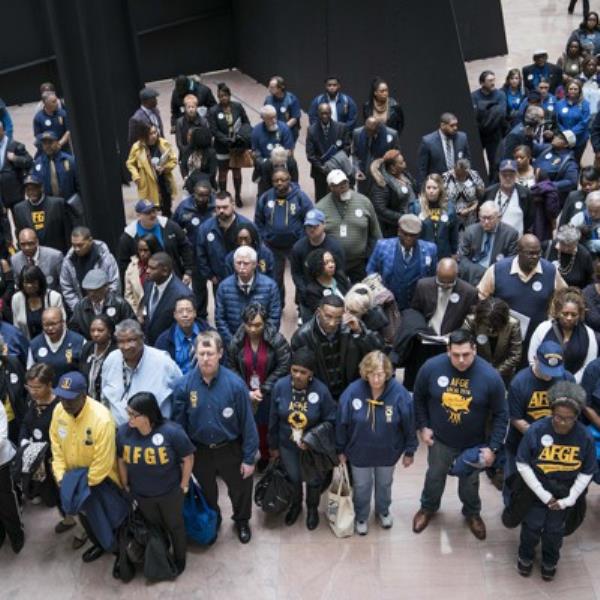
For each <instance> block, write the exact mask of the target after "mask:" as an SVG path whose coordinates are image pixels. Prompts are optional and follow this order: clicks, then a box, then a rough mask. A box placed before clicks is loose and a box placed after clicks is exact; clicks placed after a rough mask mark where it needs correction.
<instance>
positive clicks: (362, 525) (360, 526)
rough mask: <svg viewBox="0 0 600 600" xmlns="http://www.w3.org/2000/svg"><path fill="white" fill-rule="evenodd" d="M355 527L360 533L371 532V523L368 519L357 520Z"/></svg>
mask: <svg viewBox="0 0 600 600" xmlns="http://www.w3.org/2000/svg"><path fill="white" fill-rule="evenodd" d="M355 528H356V533H358V535H367V533H369V525H368V524H367V522H366V521H356V525H355Z"/></svg>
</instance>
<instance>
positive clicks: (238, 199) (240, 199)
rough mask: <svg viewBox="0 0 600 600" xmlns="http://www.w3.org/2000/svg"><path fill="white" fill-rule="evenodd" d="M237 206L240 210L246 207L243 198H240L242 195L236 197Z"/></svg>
mask: <svg viewBox="0 0 600 600" xmlns="http://www.w3.org/2000/svg"><path fill="white" fill-rule="evenodd" d="M235 205H236V206H237V207H238V208H242V206H244V203H243V202H242V197H241V196H240V194H236V195H235Z"/></svg>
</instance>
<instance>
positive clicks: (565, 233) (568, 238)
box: [556, 224, 581, 246]
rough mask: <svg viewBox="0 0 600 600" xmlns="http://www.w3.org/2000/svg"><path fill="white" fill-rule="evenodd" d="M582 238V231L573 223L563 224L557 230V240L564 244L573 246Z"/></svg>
mask: <svg viewBox="0 0 600 600" xmlns="http://www.w3.org/2000/svg"><path fill="white" fill-rule="evenodd" d="M580 238H581V231H579V229H577V227H574V226H573V225H569V224H566V225H561V226H560V227H559V228H558V231H557V232H556V241H557V242H560V243H562V244H567V246H573V245H574V244H577V242H579V239H580Z"/></svg>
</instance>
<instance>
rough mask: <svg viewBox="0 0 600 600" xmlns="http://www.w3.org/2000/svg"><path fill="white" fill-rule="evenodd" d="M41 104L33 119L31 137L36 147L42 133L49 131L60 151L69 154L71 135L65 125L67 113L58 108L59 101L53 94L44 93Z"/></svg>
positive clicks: (49, 92)
mask: <svg viewBox="0 0 600 600" xmlns="http://www.w3.org/2000/svg"><path fill="white" fill-rule="evenodd" d="M42 104H43V106H42V108H41V109H40V110H39V111H38V112H37V113H35V116H34V117H33V135H34V136H35V139H36V145H37V143H39V142H40V140H41V138H42V134H43V133H44V132H46V131H51V132H52V133H54V135H55V136H56V139H57V140H58V145H59V147H60V149H61V150H65V152H69V151H70V146H69V142H70V140H71V133H70V131H69V126H68V123H67V112H66V111H65V109H64V108H63V107H62V106H60V100H59V99H58V96H57V95H56V93H55V92H51V91H46V92H44V93H43V94H42Z"/></svg>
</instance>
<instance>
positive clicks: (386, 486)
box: [352, 465, 396, 521]
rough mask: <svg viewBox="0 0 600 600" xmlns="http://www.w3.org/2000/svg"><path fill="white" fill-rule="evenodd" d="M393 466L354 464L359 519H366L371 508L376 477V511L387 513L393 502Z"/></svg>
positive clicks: (357, 517) (353, 475)
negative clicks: (361, 465) (358, 465)
mask: <svg viewBox="0 0 600 600" xmlns="http://www.w3.org/2000/svg"><path fill="white" fill-rule="evenodd" d="M395 468H396V465H393V466H391V467H355V466H352V485H353V490H354V495H353V502H354V512H355V513H356V520H357V521H366V520H367V519H368V518H369V512H370V510H371V495H372V493H373V479H375V513H376V514H378V515H387V513H388V512H389V510H390V504H391V503H392V483H393V482H394V469H395Z"/></svg>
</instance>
